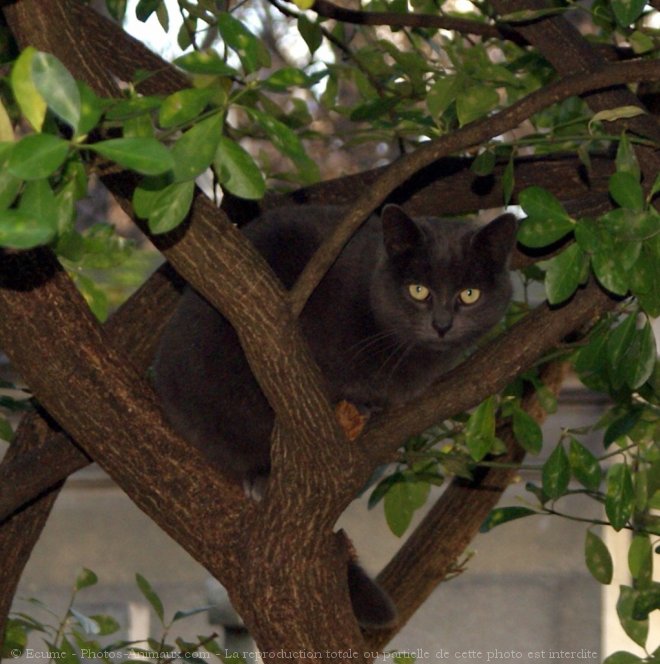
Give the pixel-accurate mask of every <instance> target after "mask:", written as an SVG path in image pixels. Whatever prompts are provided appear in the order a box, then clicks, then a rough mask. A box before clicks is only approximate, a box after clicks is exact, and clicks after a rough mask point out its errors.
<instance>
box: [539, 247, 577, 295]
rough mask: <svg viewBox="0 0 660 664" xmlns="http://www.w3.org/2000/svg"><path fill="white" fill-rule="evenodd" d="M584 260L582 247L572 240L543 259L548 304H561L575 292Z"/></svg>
mask: <svg viewBox="0 0 660 664" xmlns="http://www.w3.org/2000/svg"><path fill="white" fill-rule="evenodd" d="M586 260H587V257H586V255H585V254H584V252H583V251H582V249H581V248H580V247H579V245H578V244H577V243H576V242H573V243H572V244H570V245H569V246H568V247H566V249H564V250H563V251H562V252H561V253H560V254H558V255H557V256H555V257H554V258H551V259H550V260H548V261H544V263H543V267H544V268H545V292H546V294H547V297H548V302H550V304H561V303H562V302H565V301H566V300H567V299H568V298H569V297H571V295H573V293H575V291H576V290H577V287H578V286H579V285H580V282H581V279H582V274H583V270H584V264H585V261H586Z"/></svg>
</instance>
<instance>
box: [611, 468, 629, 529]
mask: <svg viewBox="0 0 660 664" xmlns="http://www.w3.org/2000/svg"><path fill="white" fill-rule="evenodd" d="M606 487H607V490H606V495H605V513H606V514H607V518H608V519H609V520H610V523H611V524H612V528H614V530H617V531H618V530H621V529H622V528H623V527H624V526H625V525H626V523H627V522H628V519H629V518H630V516H631V515H632V511H633V506H634V502H635V493H634V490H633V483H632V477H631V475H630V468H628V466H627V465H626V464H623V463H616V464H614V465H612V466H610V468H609V469H608V471H607V477H606Z"/></svg>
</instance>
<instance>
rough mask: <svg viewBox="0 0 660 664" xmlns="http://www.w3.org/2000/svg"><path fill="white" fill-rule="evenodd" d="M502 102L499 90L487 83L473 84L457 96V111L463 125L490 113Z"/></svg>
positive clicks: (459, 120)
mask: <svg viewBox="0 0 660 664" xmlns="http://www.w3.org/2000/svg"><path fill="white" fill-rule="evenodd" d="M499 102H500V97H499V95H498V94H497V90H495V89H493V88H491V87H489V86H486V85H473V86H471V87H469V88H467V90H464V91H463V92H459V93H458V95H457V96H456V113H457V115H458V122H459V124H460V125H461V126H463V125H466V124H468V123H469V122H472V121H473V120H477V119H479V118H481V117H483V116H485V115H487V114H488V112H489V111H491V110H492V109H494V108H495V107H496V106H497V105H498V104H499Z"/></svg>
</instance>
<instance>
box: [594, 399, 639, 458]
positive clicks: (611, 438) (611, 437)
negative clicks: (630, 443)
mask: <svg viewBox="0 0 660 664" xmlns="http://www.w3.org/2000/svg"><path fill="white" fill-rule="evenodd" d="M642 412H643V411H642V409H641V408H634V409H629V410H626V412H625V413H624V414H623V415H622V416H621V417H617V418H616V419H615V420H614V421H613V422H611V423H610V424H609V426H608V427H607V429H606V430H605V433H604V434H603V443H604V445H605V447H606V448H607V447H609V446H610V445H611V444H612V443H613V442H615V441H616V440H617V439H618V438H621V437H622V436H625V435H626V434H628V433H629V432H630V431H631V430H632V429H633V428H634V427H635V425H636V424H637V423H638V422H639V420H640V417H641V416H642Z"/></svg>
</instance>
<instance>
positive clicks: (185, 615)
mask: <svg viewBox="0 0 660 664" xmlns="http://www.w3.org/2000/svg"><path fill="white" fill-rule="evenodd" d="M214 608H215V606H214V605H212V606H200V607H198V608H196V609H188V610H187V611H177V612H176V613H175V614H174V617H173V618H172V622H173V623H174V622H177V621H178V620H183V619H184V618H190V616H196V615H197V614H198V613H207V612H208V611H209V610H210V609H214Z"/></svg>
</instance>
